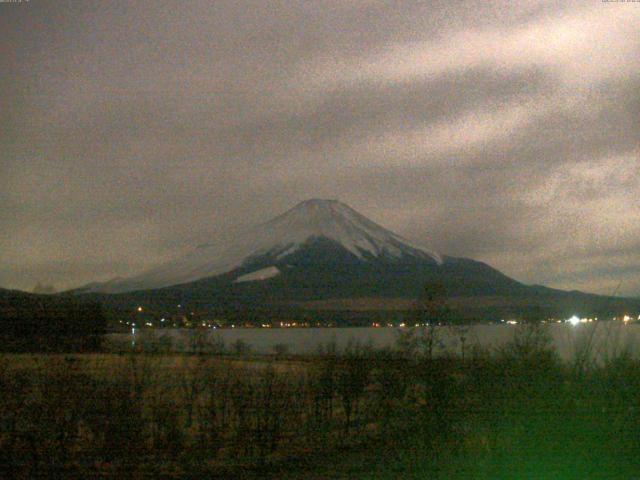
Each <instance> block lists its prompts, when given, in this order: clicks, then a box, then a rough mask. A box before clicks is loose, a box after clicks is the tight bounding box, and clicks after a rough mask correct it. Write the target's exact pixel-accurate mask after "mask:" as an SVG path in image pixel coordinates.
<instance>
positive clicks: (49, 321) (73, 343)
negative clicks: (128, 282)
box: [0, 291, 107, 351]
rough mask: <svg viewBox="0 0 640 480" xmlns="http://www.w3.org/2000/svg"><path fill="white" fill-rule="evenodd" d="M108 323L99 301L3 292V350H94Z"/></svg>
mask: <svg viewBox="0 0 640 480" xmlns="http://www.w3.org/2000/svg"><path fill="white" fill-rule="evenodd" d="M106 326H107V322H106V317H105V315H104V313H103V311H102V307H101V306H100V305H99V304H98V303H93V302H85V301H81V300H78V299H77V298H74V297H69V296H48V295H31V294H26V293H21V292H11V291H2V292H0V349H1V350H4V351H95V350H98V349H99V348H100V345H101V341H102V336H103V335H104V334H105V333H106Z"/></svg>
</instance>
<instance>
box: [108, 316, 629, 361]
mask: <svg viewBox="0 0 640 480" xmlns="http://www.w3.org/2000/svg"><path fill="white" fill-rule="evenodd" d="M544 327H545V328H546V329H547V331H548V333H549V334H550V336H551V338H552V341H553V344H554V346H555V347H556V349H557V350H558V353H559V354H560V356H561V357H562V358H563V359H565V360H567V359H571V358H573V357H574V356H575V354H576V352H578V351H579V350H580V349H582V348H584V346H585V345H592V348H591V352H592V354H593V355H594V358H597V359H602V358H605V357H606V356H607V355H615V354H616V353H619V352H621V351H623V350H625V349H627V350H629V351H630V352H631V353H632V354H634V355H637V354H638V353H639V352H640V349H639V348H638V346H639V341H640V324H635V323H630V324H627V325H625V324H623V323H622V322H599V323H588V324H578V325H575V326H574V325H570V324H568V323H562V324H546V325H544ZM522 328H523V327H522V326H521V325H472V326H469V327H466V328H465V330H464V331H461V330H460V329H456V328H452V327H437V328H436V334H437V338H438V339H439V342H438V343H439V348H438V352H439V353H443V352H450V353H458V354H459V353H460V352H461V351H462V345H463V344H464V349H465V351H466V352H468V351H469V349H470V348H473V346H475V345H478V346H480V347H483V348H488V349H496V348H499V347H500V346H501V345H504V344H505V343H507V342H508V341H510V340H512V339H513V338H514V335H515V334H516V332H518V331H519V330H521V329H522ZM407 330H410V328H390V327H387V328H367V327H365V328H233V329H210V330H204V331H202V330H186V329H153V330H151V329H150V330H137V331H136V333H135V335H131V334H111V335H108V336H107V338H108V345H111V347H112V348H122V347H125V348H126V347H127V346H131V345H132V344H133V343H137V344H138V345H143V346H144V345H152V344H154V343H155V344H159V343H161V340H160V339H161V337H163V336H165V337H167V338H170V339H171V340H170V341H167V340H166V339H165V345H166V344H169V343H170V345H171V348H172V349H173V350H174V351H189V349H190V348H191V346H192V345H193V344H194V342H195V341H200V342H202V341H203V340H204V341H205V343H207V344H208V345H209V346H211V345H212V344H217V345H222V344H224V346H225V348H227V349H233V346H234V345H235V344H237V342H238V341H240V342H242V343H243V344H244V345H245V346H248V347H249V348H250V351H252V352H255V353H265V354H268V353H274V351H275V349H276V348H278V346H284V347H280V348H284V349H286V351H287V352H288V353H292V354H313V353H317V352H318V351H319V350H320V349H322V348H326V347H328V346H330V345H335V347H336V348H337V350H338V351H341V350H344V349H345V348H346V347H347V346H348V345H349V344H350V343H351V344H354V343H356V344H360V345H371V346H372V347H375V348H384V347H394V346H395V345H396V344H397V340H398V338H399V336H400V335H401V334H402V332H406V331H407ZM416 330H418V332H419V331H420V330H421V329H420V328H417V329H416ZM462 337H464V339H463V340H461V338H462Z"/></svg>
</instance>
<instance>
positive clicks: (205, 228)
mask: <svg viewBox="0 0 640 480" xmlns="http://www.w3.org/2000/svg"><path fill="white" fill-rule="evenodd" d="M0 72H1V74H0V285H2V286H4V287H11V288H21V289H27V290H31V289H32V288H33V286H34V285H35V284H36V282H42V283H48V284H54V285H55V286H56V288H58V289H63V288H69V287H73V286H77V285H80V284H83V283H86V282H89V281H93V280H106V279H109V278H111V277H114V276H128V275H131V274H134V273H138V272H140V271H142V270H145V269H147V268H149V267H152V266H155V265H156V264H158V263H160V262H163V261H165V260H168V259H170V258H173V257H175V256H177V255H180V254H182V253H185V252H187V251H189V250H190V249H191V248H193V247H194V246H196V245H198V244H202V243H206V242H211V241H212V240H214V239H218V238H227V237H229V236H230V235H232V234H233V233H234V232H237V231H238V230H241V229H244V228H246V227H249V226H251V225H252V224H255V223H257V222H259V221H263V220H267V219H269V218H271V217H273V216H275V215H276V214H279V213H281V212H282V211H284V210H286V209H288V208H290V207H292V206H293V205H295V204H296V203H297V202H299V201H301V200H304V199H306V198H310V197H320V198H337V199H340V200H342V201H343V202H345V203H347V204H349V205H351V206H352V207H353V208H355V209H356V210H358V211H359V212H361V213H362V214H364V215H366V216H368V217H370V218H371V219H373V220H374V221H376V222H378V223H380V224H382V225H383V226H385V227H387V228H389V229H391V230H393V231H395V232H397V233H399V234H400V235H403V236H405V237H407V238H408V239H410V240H412V241H413V242H415V243H418V244H423V245H425V246H427V247H429V248H432V249H435V250H437V251H439V252H441V253H444V254H449V255H455V256H466V257H471V258H474V259H478V260H483V261H485V262H487V263H489V264H491V265H492V266H494V267H496V268H498V269H500V270H502V271H503V272H504V273H506V274H507V275H510V276H512V277H514V278H516V279H517V280H520V281H523V282H526V283H541V284H546V285H549V286H553V287H560V288H567V289H574V288H575V289H582V290H586V291H593V292H598V293H608V294H610V293H612V292H613V291H614V289H615V288H616V286H617V285H618V283H620V282H621V287H620V291H619V293H620V294H625V295H640V3H613V2H602V1H601V0H580V1H575V2H574V1H563V2H553V1H536V0H525V1H520V0H519V1H518V2H513V1H511V0H509V1H506V0H505V1H470V0H461V1H457V0H445V1H430V2H427V1H421V2H415V3H414V2H410V1H407V0H402V1H381V0H380V1H378V0H363V1H355V0H326V1H312V0H301V1H293V0H289V1H275V2H267V1H266V0H260V1H251V2H249V1H241V0H233V1H222V0H215V1H214V0H211V1H202V2H197V1H188V0H183V1H158V0H154V1H135V2H134V1H130V0H127V1H104V0H100V1H91V0H83V1H74V2H68V1H64V0H56V1H44V0H31V1H28V2H27V1H23V2H22V3H0Z"/></svg>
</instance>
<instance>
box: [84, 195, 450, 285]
mask: <svg viewBox="0 0 640 480" xmlns="http://www.w3.org/2000/svg"><path fill="white" fill-rule="evenodd" d="M322 244H324V246H325V247H328V246H329V245H331V246H332V247H333V248H334V249H335V250H336V252H335V253H336V254H339V255H341V256H344V257H346V258H348V260H349V263H354V262H355V263H357V262H363V263H370V262H375V261H381V260H386V261H389V262H393V261H405V262H406V261H408V260H409V259H411V260H414V261H417V262H420V263H428V264H430V265H433V266H436V265H440V264H442V258H441V257H440V255H438V254H436V253H434V252H432V251H430V250H427V249H424V248H421V247H418V246H416V245H412V244H411V243H410V242H409V241H407V240H405V239H403V238H402V237H400V236H399V235H396V234H395V233H393V232H391V231H389V230H387V229H385V228H383V227H381V226H380V225H378V224H376V223H374V222H373V221H371V220H369V219H368V218H366V217H365V216H363V215H361V214H359V213H358V212H356V211H355V210H353V209H352V208H351V207H349V206H348V205H345V204H344V203H341V202H339V201H337V200H319V199H312V200H307V201H304V202H301V203H299V204H298V205H296V206H295V207H293V208H292V209H291V210H289V211H287V212H285V213H283V214H282V215H280V216H278V217H276V218H274V219H273V220H271V221H268V222H266V223H263V224H260V225H258V226H256V227H254V228H252V229H250V230H249V231H247V232H245V233H243V234H242V235H240V236H239V237H237V238H235V239H233V240H232V241H231V242H229V243H228V244H226V245H218V244H212V245H209V244H207V245H201V246H199V247H198V248H196V249H195V250H194V251H192V252H190V253H188V254H187V255H185V256H183V257H180V258H177V259H175V260H172V261H170V262H168V263H166V264H164V265H161V266H159V267H156V268H154V269H152V270H149V271H147V272H144V273H142V274H140V275H137V276H135V277H132V278H129V279H115V280H111V281H109V282H106V283H93V284H90V285H87V286H86V287H85V291H90V292H102V293H121V292H127V291H135V290H150V289H156V288H163V287H169V286H173V285H179V284H185V283H189V282H194V281H197V280H200V279H203V278H208V277H214V276H217V275H222V274H233V272H237V273H238V274H240V273H242V275H237V276H236V277H235V278H234V281H235V282H237V283H238V282H248V281H260V280H266V279H267V278H272V277H275V276H277V275H279V274H280V273H281V271H280V269H279V268H278V265H281V264H287V260H288V259H290V258H291V257H295V258H299V257H300V255H301V254H304V252H305V251H315V250H317V249H318V247H319V246H320V245H322ZM325 260H328V259H325ZM267 264H270V265H267ZM252 267H255V269H256V270H255V271H249V270H251V269H252Z"/></svg>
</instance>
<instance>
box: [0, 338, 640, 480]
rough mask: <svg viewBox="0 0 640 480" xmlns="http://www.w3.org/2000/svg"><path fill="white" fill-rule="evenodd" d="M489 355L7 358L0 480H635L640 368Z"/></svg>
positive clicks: (544, 354)
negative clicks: (103, 479) (99, 479)
mask: <svg viewBox="0 0 640 480" xmlns="http://www.w3.org/2000/svg"><path fill="white" fill-rule="evenodd" d="M518 332H519V333H518V334H517V335H516V336H515V337H514V340H513V341H512V342H511V343H509V344H508V345H506V346H504V347H503V348H501V349H500V350H498V351H493V352H488V351H481V350H478V349H476V350H473V351H472V352H471V353H470V354H469V355H468V356H467V357H466V358H465V359H464V360H463V359H461V358H459V357H453V356H451V357H448V356H445V357H439V358H430V356H429V355H428V353H427V352H428V350H426V349H425V348H424V347H425V345H426V344H428V341H427V340H428V339H426V338H424V336H422V337H421V336H413V337H411V336H409V338H405V339H403V341H401V342H399V347H398V348H397V349H393V350H384V351H374V350H372V349H370V348H365V347H362V346H359V345H351V346H350V347H348V348H347V349H345V350H344V351H342V352H336V351H334V350H332V349H331V348H329V349H327V351H325V352H324V353H322V354H319V355H316V356H308V357H293V356H288V357H287V356H285V355H278V356H277V357H276V356H254V357H247V356H241V355H231V354H216V355H167V354H158V353H156V354H149V353H145V352H141V351H138V352H133V353H129V354H87V355H53V354H51V355H38V354H21V355H17V354H5V355H4V356H2V357H1V363H0V391H1V392H2V402H1V403H0V474H1V475H2V477H3V478H33V477H37V476H47V477H54V476H63V477H78V478H90V477H95V476H112V477H117V478H123V477H127V478H144V477H160V476H163V477H164V476H168V477H185V478H190V477H203V476H204V477H212V478H318V479H320V478H400V477H401V478H416V479H418V478H487V479H489V478H491V479H495V478H545V479H546V478H558V479H565V478H576V479H583V478H637V477H638V476H639V474H640V444H639V442H640V416H639V412H640V363H639V362H638V360H637V359H635V358H633V357H632V356H631V355H629V354H627V353H625V352H624V351H621V352H619V354H618V355H616V356H613V357H610V358H608V359H607V361H606V362H603V363H599V364H596V363H593V362H589V361H583V360H582V359H579V358H576V359H575V361H574V362H571V363H563V362H561V361H560V360H559V359H558V356H557V355H556V353H555V352H554V351H553V349H552V348H551V347H550V343H549V341H548V337H547V336H546V334H545V331H544V329H543V328H541V327H539V326H533V327H522V328H521V329H520V330H518Z"/></svg>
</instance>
